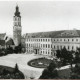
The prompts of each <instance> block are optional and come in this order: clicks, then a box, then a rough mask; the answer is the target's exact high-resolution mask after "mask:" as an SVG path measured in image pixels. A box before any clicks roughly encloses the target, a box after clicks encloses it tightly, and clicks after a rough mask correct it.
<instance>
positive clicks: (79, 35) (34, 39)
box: [25, 30, 80, 56]
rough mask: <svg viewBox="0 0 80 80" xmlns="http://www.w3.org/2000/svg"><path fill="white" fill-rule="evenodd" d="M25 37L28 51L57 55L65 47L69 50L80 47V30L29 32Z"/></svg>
mask: <svg viewBox="0 0 80 80" xmlns="http://www.w3.org/2000/svg"><path fill="white" fill-rule="evenodd" d="M25 38H26V40H25V42H26V52H27V53H35V54H40V55H48V56H56V50H61V49H62V48H63V47H65V48H66V49H67V50H69V51H71V50H73V51H76V50H77V48H79V47H80V30H63V31H52V32H41V33H27V34H26V36H25Z"/></svg>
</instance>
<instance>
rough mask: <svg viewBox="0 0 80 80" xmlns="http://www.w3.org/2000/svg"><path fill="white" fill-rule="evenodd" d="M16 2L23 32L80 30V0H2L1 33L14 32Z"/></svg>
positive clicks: (0, 13)
mask: <svg viewBox="0 0 80 80" xmlns="http://www.w3.org/2000/svg"><path fill="white" fill-rule="evenodd" d="M16 4H18V6H19V11H20V12H21V17H22V22H21V24H22V33H23V34H24V33H31V32H42V31H54V30H70V29H74V28H75V29H79V30H80V1H11V2H10V1H0V33H5V32H6V34H8V35H12V34H13V16H14V12H15V7H16Z"/></svg>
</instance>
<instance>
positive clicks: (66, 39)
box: [53, 39, 78, 42]
mask: <svg viewBox="0 0 80 80" xmlns="http://www.w3.org/2000/svg"><path fill="white" fill-rule="evenodd" d="M53 41H68V42H69V41H72V42H73V41H75V40H74V39H54V40H53ZM76 41H78V39H76Z"/></svg>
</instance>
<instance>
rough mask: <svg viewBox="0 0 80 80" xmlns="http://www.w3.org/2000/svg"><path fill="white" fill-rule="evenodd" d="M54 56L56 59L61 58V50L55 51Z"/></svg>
mask: <svg viewBox="0 0 80 80" xmlns="http://www.w3.org/2000/svg"><path fill="white" fill-rule="evenodd" d="M56 56H57V58H61V50H56Z"/></svg>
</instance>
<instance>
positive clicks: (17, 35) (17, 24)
mask: <svg viewBox="0 0 80 80" xmlns="http://www.w3.org/2000/svg"><path fill="white" fill-rule="evenodd" d="M13 20H14V22H13V25H14V26H13V40H14V44H15V46H18V45H19V44H21V32H22V27H21V16H20V12H19V7H18V6H16V11H15V13H14V17H13Z"/></svg>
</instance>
